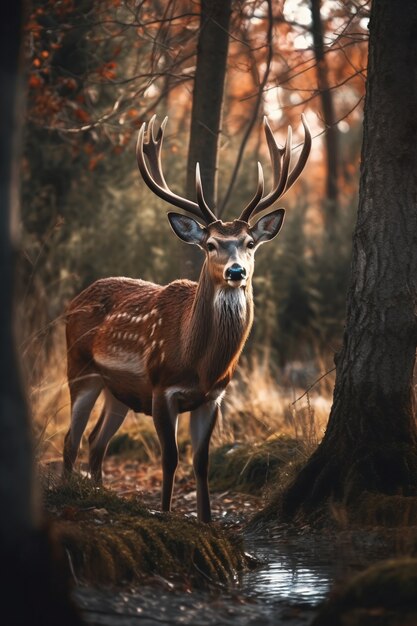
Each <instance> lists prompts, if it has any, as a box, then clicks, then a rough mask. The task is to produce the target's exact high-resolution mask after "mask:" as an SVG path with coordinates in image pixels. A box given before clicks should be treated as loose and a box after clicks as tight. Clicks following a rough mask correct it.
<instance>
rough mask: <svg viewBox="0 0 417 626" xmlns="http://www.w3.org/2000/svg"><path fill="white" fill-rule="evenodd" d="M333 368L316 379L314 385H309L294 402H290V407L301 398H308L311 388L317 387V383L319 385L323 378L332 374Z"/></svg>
mask: <svg viewBox="0 0 417 626" xmlns="http://www.w3.org/2000/svg"><path fill="white" fill-rule="evenodd" d="M335 369H336V368H335V367H332V369H331V370H329V371H328V372H326V373H325V374H323V375H322V376H320V378H317V380H315V381H314V383H311V385H310V386H309V387H307V389H306V390H305V392H304V393H303V394H302V395H301V396H299V397H298V398H297V399H296V400H294V402H291V404H292V405H294V404H295V403H296V402H298V401H299V400H301V398H304V396H306V395H307V396H308V394H309V392H310V391H311V390H312V389H313V387H314V386H315V385H317V383H319V382H320V381H321V380H322V379H323V378H325V377H326V376H327V375H328V374H331V373H332V372H334V371H335Z"/></svg>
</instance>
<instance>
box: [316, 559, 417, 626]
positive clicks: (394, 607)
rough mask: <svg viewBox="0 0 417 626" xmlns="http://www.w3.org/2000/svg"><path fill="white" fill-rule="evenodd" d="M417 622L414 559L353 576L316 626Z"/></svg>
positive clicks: (416, 564) (394, 561)
mask: <svg viewBox="0 0 417 626" xmlns="http://www.w3.org/2000/svg"><path fill="white" fill-rule="evenodd" d="M416 623H417V559H411V558H404V559H392V560H388V561H382V562H380V563H378V564H376V565H373V566H371V567H369V568H368V569H366V570H365V571H364V572H361V573H360V574H357V575H356V576H354V577H353V578H352V579H351V580H350V581H349V582H348V583H347V584H346V585H345V586H344V587H343V588H342V589H341V590H340V591H339V592H338V593H337V594H335V595H334V596H333V598H332V599H331V600H330V601H329V602H328V603H327V604H326V605H325V606H324V607H323V609H322V610H321V612H320V613H319V615H318V617H317V618H316V620H315V621H314V625H315V626H330V625H331V626H338V625H340V626H342V625H343V626H360V625H362V624H364V625H365V624H366V625H367V626H369V625H373V624H375V625H376V624H378V625H381V626H382V625H383V624H384V625H387V626H388V625H390V626H394V625H397V624H398V626H400V625H401V626H406V625H409V624H410V625H411V624H413V625H414V624H416Z"/></svg>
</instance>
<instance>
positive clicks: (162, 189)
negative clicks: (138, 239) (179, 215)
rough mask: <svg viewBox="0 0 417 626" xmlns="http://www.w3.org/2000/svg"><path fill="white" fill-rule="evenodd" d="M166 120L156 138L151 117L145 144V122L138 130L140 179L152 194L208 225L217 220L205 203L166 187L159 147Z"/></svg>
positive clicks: (137, 152)
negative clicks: (185, 196)
mask: <svg viewBox="0 0 417 626" xmlns="http://www.w3.org/2000/svg"><path fill="white" fill-rule="evenodd" d="M167 120H168V118H167V117H166V118H165V119H164V121H163V122H162V124H161V126H160V128H159V130H158V133H157V135H156V138H155V137H154V124H155V116H153V117H152V118H151V120H150V122H149V125H148V137H147V141H146V142H145V131H146V122H144V123H143V124H142V126H141V128H140V130H139V134H138V141H137V144H136V159H137V162H138V167H139V171H140V173H141V174H142V178H143V180H144V182H145V183H146V185H147V186H148V187H149V189H150V190H151V191H153V193H154V194H156V195H157V196H159V197H160V198H162V199H163V200H165V201H166V202H169V203H170V204H173V205H174V206H177V207H179V208H180V209H183V210H184V211H187V212H188V213H191V214H192V215H195V216H196V217H198V218H199V219H202V220H203V221H204V222H205V223H206V224H210V223H211V222H214V221H216V220H217V218H216V216H215V215H214V213H212V211H210V209H209V208H208V206H207V205H206V203H205V202H204V204H202V205H201V206H200V204H197V203H196V202H193V201H192V200H188V199H187V198H182V197H181V196H178V195H177V194H176V193H174V192H173V191H171V189H170V188H169V187H168V185H167V183H166V181H165V178H164V175H163V173H162V165H161V147H162V142H163V138H164V130H165V125H166V122H167ZM145 155H146V157H147V160H148V163H149V168H150V171H149V169H148V165H147V163H146V159H145Z"/></svg>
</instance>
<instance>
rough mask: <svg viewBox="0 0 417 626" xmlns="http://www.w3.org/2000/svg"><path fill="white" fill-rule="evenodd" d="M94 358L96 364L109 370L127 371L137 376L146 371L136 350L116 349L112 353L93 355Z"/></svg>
mask: <svg viewBox="0 0 417 626" xmlns="http://www.w3.org/2000/svg"><path fill="white" fill-rule="evenodd" d="M94 360H95V362H96V363H97V364H98V365H101V366H102V367H105V368H106V369H109V370H118V371H120V372H129V373H130V374H136V375H138V376H143V375H144V374H145V372H146V367H145V363H144V360H143V359H142V358H141V356H140V355H138V354H137V353H136V352H128V351H125V350H117V351H116V353H115V354H114V355H110V354H97V355H94Z"/></svg>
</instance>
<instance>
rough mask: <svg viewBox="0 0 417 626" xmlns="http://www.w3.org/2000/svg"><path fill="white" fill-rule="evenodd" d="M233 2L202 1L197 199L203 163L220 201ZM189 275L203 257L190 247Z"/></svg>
mask: <svg viewBox="0 0 417 626" xmlns="http://www.w3.org/2000/svg"><path fill="white" fill-rule="evenodd" d="M230 15H231V0H201V18H200V34H199V38H198V44H197V66H196V71H195V79H194V91H193V106H192V112H191V130H190V143H189V147H188V161H187V182H186V197H187V198H192V199H194V198H195V195H196V193H195V167H196V163H200V168H201V180H202V183H203V190H204V195H205V198H206V200H207V202H208V204H209V206H210V207H211V208H213V207H215V205H216V201H217V157H218V144H219V136H220V126H221V114H222V108H223V93H224V83H225V77H226V65H227V52H228V48H229V23H230ZM187 252H189V255H188V263H187V264H186V267H185V273H186V274H187V275H188V276H189V277H190V278H196V277H197V275H198V274H199V272H200V267H201V261H202V257H201V254H199V253H198V250H197V251H196V250H195V247H194V246H189V247H188V250H187Z"/></svg>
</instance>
